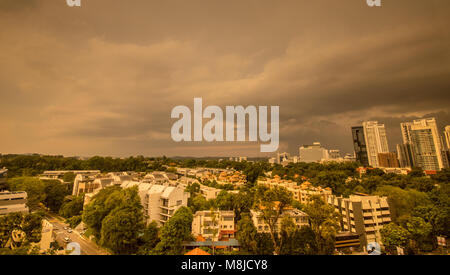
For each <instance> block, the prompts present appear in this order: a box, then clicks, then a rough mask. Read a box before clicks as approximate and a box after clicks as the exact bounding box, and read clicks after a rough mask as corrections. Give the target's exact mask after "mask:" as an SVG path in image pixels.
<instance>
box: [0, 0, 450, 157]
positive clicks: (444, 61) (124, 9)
mask: <svg viewBox="0 0 450 275" xmlns="http://www.w3.org/2000/svg"><path fill="white" fill-rule="evenodd" d="M449 13H450V1H446V0H435V1H421V0H415V1H414V0H396V1H383V6H382V7H381V8H370V7H368V6H367V4H366V1H365V0H349V1H345V2H344V1H325V0H317V1H300V0H286V1H278V2H274V1H272V0H239V1H238V0H230V1H208V0H189V1H186V0H183V1H181V0H179V1H178V0H174V1H150V0H130V1H126V2H125V1H120V0H108V1H107V0H96V1H84V2H83V6H82V7H81V8H70V7H68V6H67V5H66V1H38V0H28V1H25V0H2V1H0V41H2V43H1V44H0V98H1V100H0V125H1V131H0V153H3V154H5V153H40V154H50V155H65V156H94V155H100V156H113V157H126V156H136V155H144V156H162V155H166V156H193V157H205V156H223V157H226V156H235V157H236V156H248V157H266V156H273V155H274V154H266V153H260V150H259V148H260V146H259V144H257V143H248V142H246V143H211V144H210V143H206V142H202V143H175V142H173V141H172V139H171V137H170V127H171V126H172V124H173V122H174V121H175V120H173V119H171V118H170V112H171V110H172V108H173V107H175V106H177V105H186V106H188V107H190V108H192V106H193V98H194V97H202V98H203V102H204V104H205V105H218V106H220V107H224V106H226V105H233V106H236V105H243V106H248V105H255V106H260V105H263V106H274V105H276V106H280V147H279V151H280V152H289V153H291V154H298V147H299V146H301V145H304V144H312V143H313V142H315V141H319V142H321V144H322V145H323V146H324V147H326V148H327V149H339V150H341V152H342V153H351V152H353V144H352V137H351V127H352V126H356V125H360V124H361V122H362V121H367V120H376V121H379V122H380V123H383V124H385V125H386V132H387V138H388V143H389V148H390V150H391V151H394V150H395V145H396V144H398V143H401V142H402V140H401V132H400V123H401V122H406V121H412V120H414V119H419V118H425V117H435V118H436V120H437V122H438V125H439V131H442V130H443V127H444V126H445V125H450V108H449V107H448V106H450V92H449V91H450V30H449V28H448V26H449V25H450V18H449V16H448V14H449ZM441 135H442V133H441Z"/></svg>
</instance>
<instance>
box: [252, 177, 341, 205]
mask: <svg viewBox="0 0 450 275" xmlns="http://www.w3.org/2000/svg"><path fill="white" fill-rule="evenodd" d="M257 182H258V184H260V185H264V186H267V187H269V188H274V187H284V188H286V189H287V190H288V191H290V192H291V193H292V194H293V198H294V200H297V201H299V202H301V203H303V204H307V203H309V201H310V198H311V197H312V196H320V197H322V198H323V199H324V200H325V201H327V198H328V196H331V194H332V191H331V188H328V187H327V188H322V187H320V186H318V187H315V186H313V185H312V184H311V183H310V182H308V181H305V182H303V183H302V184H300V185H297V183H296V182H295V181H292V180H282V179H280V177H279V176H278V175H275V176H274V178H273V179H269V178H267V179H265V180H258V181H257Z"/></svg>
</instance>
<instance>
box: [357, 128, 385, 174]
mask: <svg viewBox="0 0 450 275" xmlns="http://www.w3.org/2000/svg"><path fill="white" fill-rule="evenodd" d="M363 128H364V137H365V139H366V147H367V157H368V160H369V165H371V166H372V167H380V164H379V161H378V154H379V153H389V146H388V142H387V137H386V129H385V127H384V124H380V123H378V121H365V122H363Z"/></svg>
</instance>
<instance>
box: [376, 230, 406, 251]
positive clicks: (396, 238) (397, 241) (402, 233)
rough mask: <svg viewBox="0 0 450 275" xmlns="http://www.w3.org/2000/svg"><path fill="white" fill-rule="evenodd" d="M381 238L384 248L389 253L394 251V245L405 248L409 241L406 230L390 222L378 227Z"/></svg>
mask: <svg viewBox="0 0 450 275" xmlns="http://www.w3.org/2000/svg"><path fill="white" fill-rule="evenodd" d="M380 234H381V240H382V241H383V244H384V245H385V247H386V250H388V251H390V252H391V253H392V252H393V251H395V249H396V248H395V247H396V246H398V247H402V248H406V247H407V245H408V242H409V238H410V234H409V232H408V230H406V229H404V228H403V227H401V226H399V225H396V224H395V223H393V222H391V223H389V224H387V225H385V226H383V227H382V228H381V229H380Z"/></svg>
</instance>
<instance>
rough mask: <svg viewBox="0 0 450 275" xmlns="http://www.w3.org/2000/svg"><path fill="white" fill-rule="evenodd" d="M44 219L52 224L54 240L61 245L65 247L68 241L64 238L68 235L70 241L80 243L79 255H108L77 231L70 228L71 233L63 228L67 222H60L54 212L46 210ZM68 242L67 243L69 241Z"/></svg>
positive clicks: (66, 225)
mask: <svg viewBox="0 0 450 275" xmlns="http://www.w3.org/2000/svg"><path fill="white" fill-rule="evenodd" d="M46 219H47V220H48V221H49V222H50V223H51V224H52V225H53V226H54V227H53V232H54V233H55V235H56V241H57V242H58V244H59V245H60V246H61V247H64V248H65V247H66V246H67V244H68V242H65V240H64V238H66V237H69V238H70V242H76V243H78V244H79V245H80V248H81V255H108V254H109V253H108V252H107V251H105V250H104V249H102V248H100V247H99V246H98V245H96V244H95V243H94V242H92V241H90V240H88V239H87V238H85V237H83V236H81V235H80V233H79V232H77V231H76V230H74V229H73V228H72V233H69V232H68V231H67V230H64V227H67V228H68V227H69V225H68V224H66V223H64V222H62V221H61V220H62V218H59V217H58V216H56V215H55V214H52V213H48V212H46ZM70 242H69V243H70Z"/></svg>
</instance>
